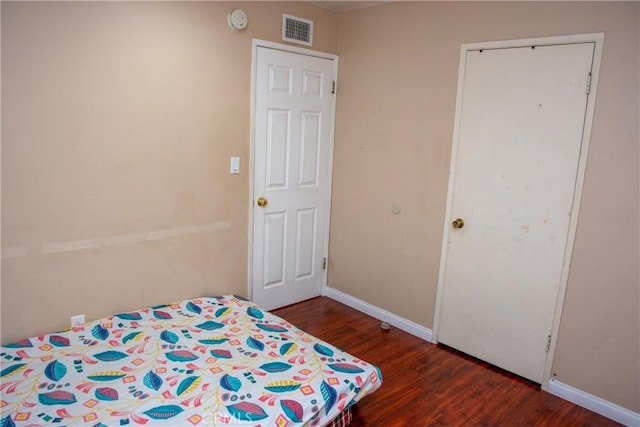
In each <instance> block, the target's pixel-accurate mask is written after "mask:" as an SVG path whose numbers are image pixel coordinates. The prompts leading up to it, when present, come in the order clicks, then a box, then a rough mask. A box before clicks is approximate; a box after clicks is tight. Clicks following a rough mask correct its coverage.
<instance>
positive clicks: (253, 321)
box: [0, 296, 382, 427]
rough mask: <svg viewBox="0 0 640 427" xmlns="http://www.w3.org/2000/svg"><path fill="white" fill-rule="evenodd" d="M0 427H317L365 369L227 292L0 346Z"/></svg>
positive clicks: (358, 392)
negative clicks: (160, 426) (133, 426)
mask: <svg viewBox="0 0 640 427" xmlns="http://www.w3.org/2000/svg"><path fill="white" fill-rule="evenodd" d="M0 362H1V363H0V382H1V383H0V391H1V393H2V394H1V395H0V411H1V413H2V415H1V417H2V418H1V419H0V426H2V427H4V426H14V425H16V426H17V425H25V426H26V425H94V426H107V425H126V424H148V425H151V424H157V423H164V424H167V425H183V426H190V425H193V426H238V425H243V426H245V425H247V426H249V425H250V426H264V427H267V426H290V425H310V426H315V425H323V424H324V423H326V422H328V421H329V420H331V419H333V418H334V417H336V416H337V415H338V414H339V413H340V412H341V411H343V410H344V409H345V408H348V407H350V406H351V405H353V404H354V403H355V402H357V401H358V400H360V399H361V398H363V397H364V396H366V395H367V394H369V393H372V392H373V391H375V390H376V389H377V388H378V387H380V385H381V382H382V377H381V373H380V371H379V370H378V368H376V367H375V366H373V365H371V364H369V363H367V362H365V361H362V360H359V359H358V358H356V357H354V356H351V355H349V354H348V353H345V352H343V351H341V350H339V349H337V348H335V347H334V346H332V345H331V344H328V343H326V342H323V341H320V340H318V339H317V338H314V337H313V336H311V335H309V334H307V333H305V332H303V331H301V330H299V329H298V328H296V327H295V326H293V325H291V324H290V323H288V322H287V321H285V320H283V319H281V318H279V317H277V316H275V315H273V314H271V313H269V312H267V311H264V310H262V309H261V308H260V307H259V306H257V305H256V304H254V303H252V302H250V301H247V300H245V299H243V298H240V297H237V296H220V297H211V298H209V297H207V298H199V299H192V300H187V301H182V302H180V303H175V304H169V305H162V306H156V307H151V308H147V309H143V310H139V311H135V312H130V313H121V314H116V315H114V316H111V317H107V318H105V319H101V320H98V321H94V322H89V323H87V324H86V325H84V326H83V327H80V328H74V329H73V330H67V331H62V332H57V333H54V334H50V335H42V336H38V337H33V338H29V339H25V340H22V341H18V342H16V343H13V344H8V345H5V346H3V347H2V350H1V353H0Z"/></svg>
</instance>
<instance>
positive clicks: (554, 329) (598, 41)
mask: <svg viewBox="0 0 640 427" xmlns="http://www.w3.org/2000/svg"><path fill="white" fill-rule="evenodd" d="M568 38H571V39H573V40H574V41H575V42H576V43H578V42H593V43H595V47H594V51H593V65H592V66H591V91H590V93H589V97H588V98H587V109H586V111H585V115H584V128H583V134H582V146H581V149H580V159H579V163H578V173H577V174H576V187H575V190H574V193H573V205H572V209H571V218H570V220H569V233H568V235H567V243H566V246H565V254H564V265H563V268H562V275H561V277H560V286H559V289H558V297H557V299H556V306H555V310H554V315H553V325H552V326H551V342H550V345H549V352H548V353H547V360H546V362H545V365H544V371H543V373H542V378H543V379H542V386H543V387H546V386H547V385H548V383H549V381H551V380H552V379H553V371H552V369H553V359H554V355H555V352H556V345H557V342H558V335H559V331H560V320H561V318H562V308H563V307H564V297H565V295H566V290H567V283H568V282H569V272H570V270H571V259H572V256H573V245H574V242H575V238H576V231H577V228H578V217H579V215H580V201H581V200H582V189H583V186H584V177H585V173H586V166H587V154H588V153H589V142H590V140H591V128H592V125H593V116H594V111H595V105H596V93H597V91H598V78H599V76H600V63H601V62H602V47H603V45H604V33H595V34H584V35H582V36H573V37H568Z"/></svg>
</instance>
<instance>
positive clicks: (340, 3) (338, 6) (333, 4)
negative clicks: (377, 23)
mask: <svg viewBox="0 0 640 427" xmlns="http://www.w3.org/2000/svg"><path fill="white" fill-rule="evenodd" d="M389 1H391V0H377V1H366V0H360V1H358V0H356V1H349V0H333V1H331V0H329V1H312V0H309V1H308V2H309V3H311V4H314V5H316V6H318V7H321V8H324V9H329V10H333V11H336V12H347V11H350V10H353V9H361V8H363V7H369V6H376V5H379V4H383V3H389Z"/></svg>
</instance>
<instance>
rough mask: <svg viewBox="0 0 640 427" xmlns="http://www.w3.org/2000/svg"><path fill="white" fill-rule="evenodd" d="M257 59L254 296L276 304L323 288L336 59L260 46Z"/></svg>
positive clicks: (270, 305) (269, 304)
mask: <svg viewBox="0 0 640 427" xmlns="http://www.w3.org/2000/svg"><path fill="white" fill-rule="evenodd" d="M254 60H255V67H256V68H255V75H254V96H255V99H254V132H255V133H254V182H253V233H252V235H253V248H252V265H251V276H252V277H251V283H252V298H253V300H254V301H256V302H257V303H259V304H260V305H262V306H263V307H265V308H267V309H273V308H276V307H282V306H284V305H288V304H292V303H295V302H298V301H302V300H305V299H308V298H312V297H315V296H318V295H320V294H321V292H322V283H323V277H324V274H325V270H324V269H323V268H324V265H323V264H324V262H323V260H324V258H325V257H326V255H327V254H326V247H327V245H326V244H327V238H328V234H327V231H328V220H329V216H328V214H329V206H330V205H329V203H330V200H329V197H330V183H331V170H330V159H331V155H332V148H331V147H332V144H331V142H332V131H333V114H334V105H335V104H334V99H333V98H334V94H333V93H332V92H333V81H334V70H335V68H334V65H335V64H334V62H335V61H334V60H333V59H330V58H323V57H317V56H311V55H306V54H300V53H292V52H287V51H282V50H278V49H273V48H269V47H261V46H258V47H257V49H256V57H255V59H254ZM265 203H266V204H265Z"/></svg>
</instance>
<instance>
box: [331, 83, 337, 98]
mask: <svg viewBox="0 0 640 427" xmlns="http://www.w3.org/2000/svg"><path fill="white" fill-rule="evenodd" d="M334 93H336V81H335V80H334V81H333V83H332V85H331V94H332V95H333V94H334Z"/></svg>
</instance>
